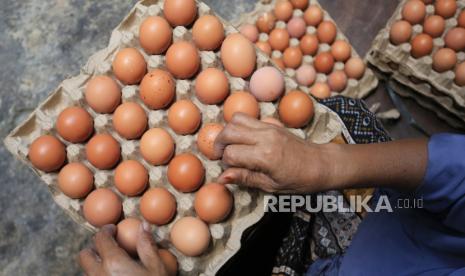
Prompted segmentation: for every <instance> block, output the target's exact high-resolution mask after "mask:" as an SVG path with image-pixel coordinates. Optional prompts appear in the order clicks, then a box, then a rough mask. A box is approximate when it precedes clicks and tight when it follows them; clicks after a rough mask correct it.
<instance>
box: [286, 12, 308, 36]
mask: <svg viewBox="0 0 465 276" xmlns="http://www.w3.org/2000/svg"><path fill="white" fill-rule="evenodd" d="M306 27H307V26H306V25H305V21H304V20H303V18H302V17H294V18H292V19H291V20H289V22H288V23H287V31H288V32H289V35H290V36H291V37H295V38H300V37H302V36H303V35H304V34H305V32H306Z"/></svg>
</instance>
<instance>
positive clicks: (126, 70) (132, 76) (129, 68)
mask: <svg viewBox="0 0 465 276" xmlns="http://www.w3.org/2000/svg"><path fill="white" fill-rule="evenodd" d="M146 72H147V64H146V63H145V59H144V56H143V55H142V54H141V53H140V52H139V51H138V50H137V49H135V48H124V49H121V50H119V52H118V53H117V54H116V57H115V59H114V60H113V73H115V76H116V77H117V78H118V79H119V80H120V81H121V82H122V83H124V84H137V83H139V82H140V81H141V80H142V78H143V77H144V75H145V73H146Z"/></svg>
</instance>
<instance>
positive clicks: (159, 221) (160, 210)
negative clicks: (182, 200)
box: [139, 187, 176, 225]
mask: <svg viewBox="0 0 465 276" xmlns="http://www.w3.org/2000/svg"><path fill="white" fill-rule="evenodd" d="M139 208H140V213H141V214H142V216H143V217H144V219H146V220H147V221H148V222H149V223H152V224H156V225H164V224H167V223H169V222H170V221H171V220H172V219H173V218H174V215H175V214H176V199H175V198H174V196H173V195H172V194H171V193H170V192H169V191H168V190H167V189H165V188H163V187H155V188H151V189H149V190H147V191H146V192H145V193H144V194H143V195H142V197H141V199H140V203H139Z"/></svg>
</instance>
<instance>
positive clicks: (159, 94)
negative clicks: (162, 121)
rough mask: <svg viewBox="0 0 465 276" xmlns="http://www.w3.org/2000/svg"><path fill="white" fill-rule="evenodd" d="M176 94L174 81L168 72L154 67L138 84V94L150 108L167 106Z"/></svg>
mask: <svg viewBox="0 0 465 276" xmlns="http://www.w3.org/2000/svg"><path fill="white" fill-rule="evenodd" d="M175 95H176V82H175V80H174V79H173V76H171V74H170V73H168V72H167V71H164V70H161V69H155V70H153V71H151V72H149V73H148V74H146V75H145V76H144V78H143V79H142V82H141V83H140V86H139V96H140V98H141V100H142V101H143V102H144V104H145V105H146V106H147V107H148V108H150V109H162V108H165V107H167V106H168V105H169V104H170V103H171V102H172V101H173V99H174V97H175Z"/></svg>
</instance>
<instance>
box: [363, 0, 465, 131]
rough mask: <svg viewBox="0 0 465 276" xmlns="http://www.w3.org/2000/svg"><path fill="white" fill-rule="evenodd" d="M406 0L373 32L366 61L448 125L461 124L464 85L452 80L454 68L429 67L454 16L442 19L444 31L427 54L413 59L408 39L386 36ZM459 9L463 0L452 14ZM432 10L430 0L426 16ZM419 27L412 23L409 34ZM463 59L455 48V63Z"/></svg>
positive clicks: (464, 111) (463, 119) (464, 6)
mask: <svg viewBox="0 0 465 276" xmlns="http://www.w3.org/2000/svg"><path fill="white" fill-rule="evenodd" d="M406 2H407V0H403V1H401V3H400V4H399V6H398V7H397V9H396V11H395V12H394V15H393V16H392V17H391V18H390V20H389V21H388V23H387V25H386V27H385V28H384V29H382V30H381V31H380V32H379V34H378V35H377V36H376V38H375V40H374V41H373V44H372V47H371V49H370V51H369V54H368V56H367V59H368V62H369V63H371V64H372V65H374V66H375V67H376V68H377V69H378V70H380V72H382V73H383V74H386V75H387V76H388V77H390V79H392V80H393V81H395V82H397V84H395V85H393V88H395V89H394V90H395V91H396V92H397V93H398V94H400V95H401V96H408V97H411V98H414V99H415V100H416V101H417V102H418V103H419V104H420V105H422V106H424V107H425V108H428V109H430V110H432V111H433V112H435V113H436V114H437V115H438V117H440V118H442V119H444V120H445V121H447V122H448V123H449V124H450V125H451V126H453V127H457V128H465V87H464V86H462V87H460V86H458V85H457V84H455V83H454V78H455V73H454V71H452V70H450V71H446V72H443V73H438V72H436V71H435V70H434V69H433V67H432V64H433V55H434V53H435V52H436V51H437V50H438V49H440V48H442V47H444V45H445V42H444V37H445V35H446V33H447V31H448V30H450V29H451V28H454V27H455V26H456V25H457V19H456V18H454V17H451V18H449V19H446V29H445V30H444V33H443V34H442V36H440V37H438V38H435V39H434V40H433V43H434V47H433V52H432V54H431V55H428V56H424V57H421V58H418V59H415V58H414V57H412V56H411V55H410V50H411V45H410V43H403V44H400V45H393V44H391V43H390V39H389V31H390V29H391V26H392V24H394V23H395V22H396V21H398V20H401V19H402V14H401V13H402V8H403V6H404V4H405V3H406ZM463 9H465V0H457V13H456V16H457V15H458V14H459V13H460V11H461V10H463ZM433 14H434V2H433V4H430V5H427V6H426V17H427V16H429V15H433ZM426 17H425V18H426ZM422 31H423V26H422V24H417V25H414V26H413V32H412V38H413V37H414V36H415V35H417V34H420V33H422ZM464 61H465V52H464V51H460V52H457V64H459V63H461V62H464ZM405 87H407V88H408V89H405Z"/></svg>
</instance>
